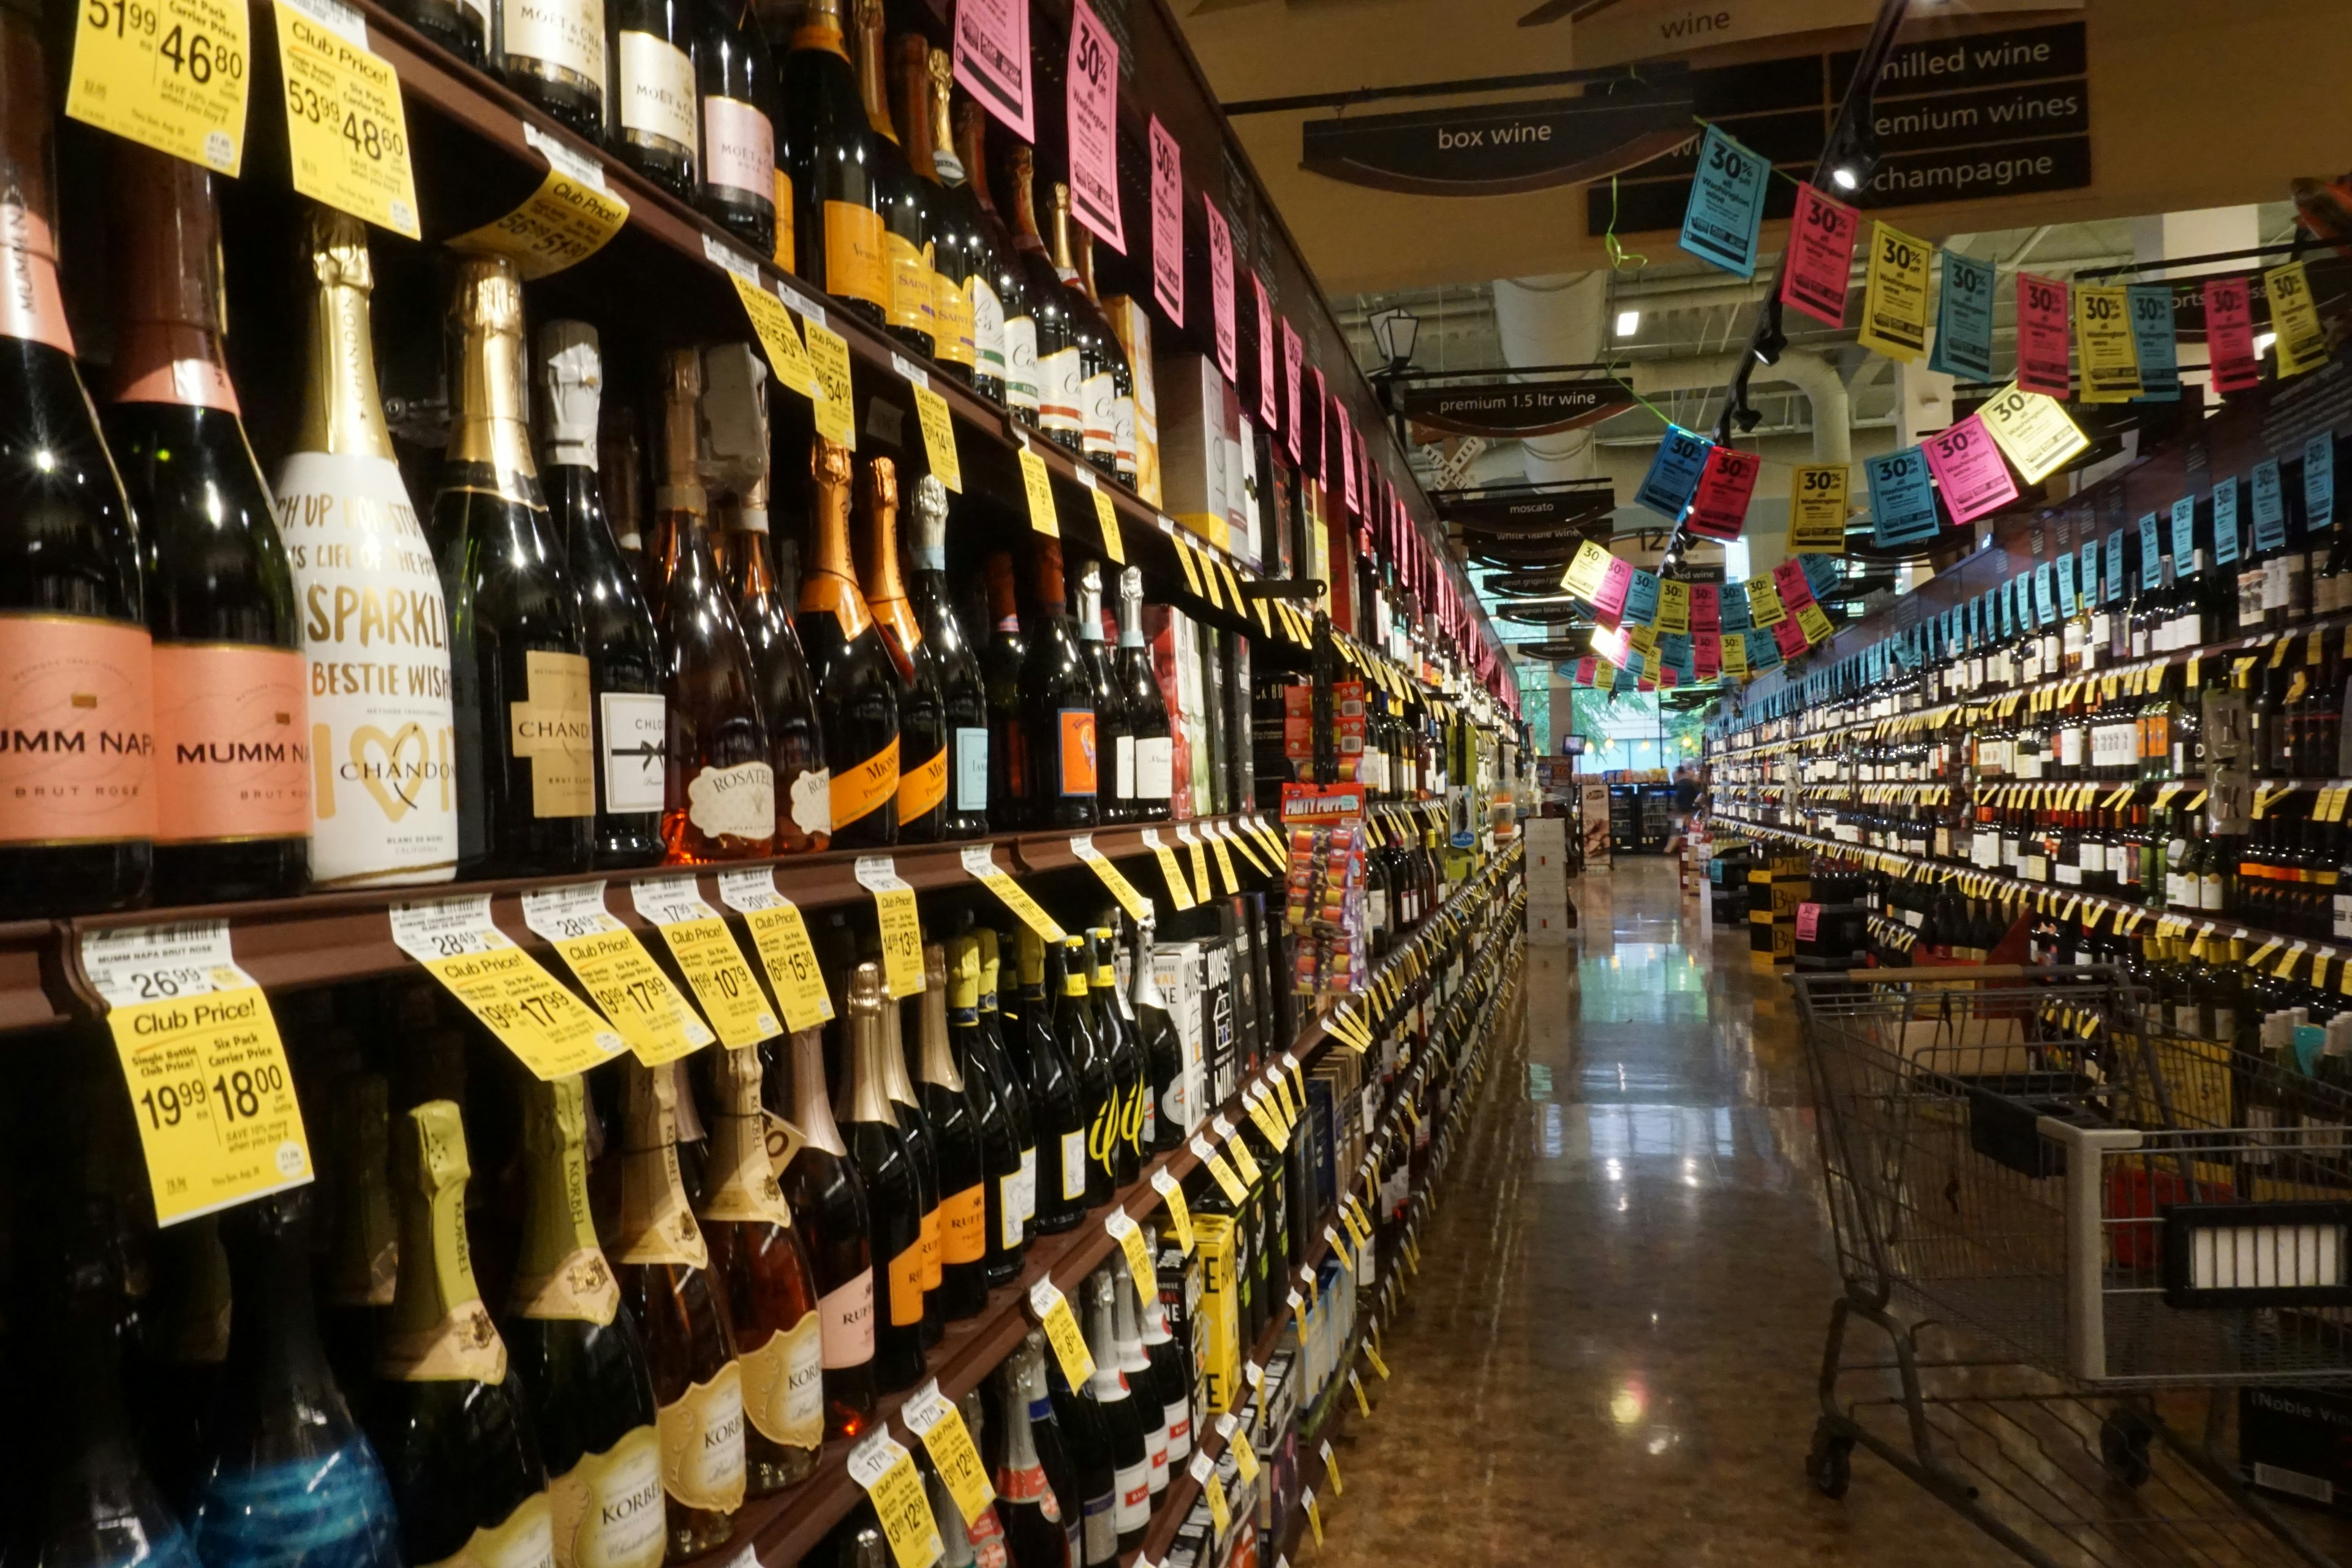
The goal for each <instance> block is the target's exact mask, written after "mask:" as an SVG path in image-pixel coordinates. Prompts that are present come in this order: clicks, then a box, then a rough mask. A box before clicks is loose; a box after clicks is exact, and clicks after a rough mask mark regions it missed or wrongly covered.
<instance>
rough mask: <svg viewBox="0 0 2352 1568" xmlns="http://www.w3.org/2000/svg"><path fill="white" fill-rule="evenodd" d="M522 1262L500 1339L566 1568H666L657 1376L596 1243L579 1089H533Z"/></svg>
mask: <svg viewBox="0 0 2352 1568" xmlns="http://www.w3.org/2000/svg"><path fill="white" fill-rule="evenodd" d="M522 1092H523V1123H522V1141H523V1161H524V1163H523V1216H524V1217H523V1232H522V1251H521V1254H520V1257H519V1258H517V1259H516V1261H515V1278H514V1289H513V1296H512V1299H511V1301H510V1302H509V1306H508V1309H507V1315H506V1319H505V1321H504V1322H502V1323H501V1324H500V1325H499V1327H500V1337H501V1338H503V1339H504V1340H505V1341H506V1343H507V1348H508V1353H509V1354H510V1355H511V1356H512V1357H513V1358H514V1365H515V1372H516V1374H517V1375H518V1376H519V1377H520V1378H521V1380H522V1386H523V1388H524V1391H525V1392H526V1393H527V1394H529V1395H530V1413H531V1417H532V1426H533V1428H534V1429H535V1430H536V1432H537V1433H538V1436H539V1450H540V1454H541V1458H543V1459H544V1460H545V1461H546V1465H547V1473H548V1477H549V1480H548V1502H549V1509H550V1512H551V1516H552V1521H553V1531H554V1540H555V1563H556V1568H659V1564H660V1563H661V1561H662V1556H663V1553H664V1552H666V1551H667V1549H668V1545H669V1539H668V1531H667V1527H666V1521H665V1516H666V1510H665V1508H664V1505H663V1497H662V1475H661V1440H660V1437H659V1435H658V1432H657V1430H656V1426H655V1425H654V1386H653V1374H652V1372H651V1370H650V1369H649V1368H648V1366H647V1364H646V1347H645V1342H644V1340H643V1339H641V1338H640V1337H639V1335H638V1333H637V1324H636V1320H635V1318H633V1317H631V1316H630V1315H629V1312H628V1310H626V1309H625V1308H624V1307H623V1306H622V1305H621V1287H620V1282H619V1280H617V1279H614V1274H613V1269H612V1266H611V1265H610V1264H608V1263H607V1262H606V1261H605V1259H604V1250H603V1249H602V1248H601V1247H599V1246H598V1245H597V1242H596V1222H595V1219H594V1217H593V1215H591V1214H590V1213H589V1203H588V1162H587V1144H588V1118H587V1105H586V1099H587V1097H586V1090H585V1089H584V1088H583V1084H582V1082H581V1080H580V1079H578V1078H577V1077H572V1078H561V1079H554V1080H552V1081H549V1082H540V1081H533V1082H531V1083H530V1084H529V1085H528V1086H526V1087H525V1088H524V1089H523V1091H522Z"/></svg>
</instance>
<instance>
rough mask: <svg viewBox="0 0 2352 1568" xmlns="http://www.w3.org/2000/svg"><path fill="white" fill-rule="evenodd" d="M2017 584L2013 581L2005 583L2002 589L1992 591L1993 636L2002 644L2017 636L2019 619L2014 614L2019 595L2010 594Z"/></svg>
mask: <svg viewBox="0 0 2352 1568" xmlns="http://www.w3.org/2000/svg"><path fill="white" fill-rule="evenodd" d="M2014 585H2015V584H2014V582H2013V581H2012V582H2010V583H2003V584H2001V585H2000V587H1998V588H1995V589H1994V590H1993V591H1992V607H1993V611H1994V616H1993V619H1994V622H1995V625H1994V626H1993V636H1994V637H1998V638H1999V639H2000V641H2002V642H2007V641H2008V640H2009V639H2010V638H2011V637H2015V636H2016V635H2017V617H2016V616H2015V614H2014V609H2015V605H2016V604H2017V595H2014V594H2012V593H2011V592H2010V589H2011V587H2013V586H2014Z"/></svg>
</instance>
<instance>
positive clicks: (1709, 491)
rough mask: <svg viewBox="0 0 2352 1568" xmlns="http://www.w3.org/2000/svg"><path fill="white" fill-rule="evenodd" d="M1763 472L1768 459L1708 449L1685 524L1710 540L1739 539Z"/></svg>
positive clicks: (1725, 449) (1726, 449)
mask: <svg viewBox="0 0 2352 1568" xmlns="http://www.w3.org/2000/svg"><path fill="white" fill-rule="evenodd" d="M1763 468H1764V459H1763V458H1759V457H1758V456H1757V455H1756V454H1755V453H1753V452H1742V451H1740V450H1738V448H1737V447H1726V446H1722V445H1717V446H1715V447H1710V448H1708V450H1707V454H1706V468H1703V469H1701V470H1700V471H1699V476H1698V489H1696V491H1695V492H1693V494H1692V496H1691V505H1690V511H1689V512H1688V513H1687V514H1686V515H1685V517H1684V518H1683V521H1684V522H1685V523H1686V524H1688V525H1689V527H1690V531H1692V532H1693V533H1698V534H1704V535H1706V537H1707V538H1709V539H1737V538H1738V537H1739V531H1740V530H1741V529H1743V528H1745V527H1747V526H1748V498H1749V497H1750V496H1752V495H1754V494H1755V493H1756V476H1757V475H1758V474H1759V473H1760V472H1762V471H1763Z"/></svg>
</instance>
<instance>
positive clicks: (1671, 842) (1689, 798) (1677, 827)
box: [1665, 763, 1703, 855]
mask: <svg viewBox="0 0 2352 1568" xmlns="http://www.w3.org/2000/svg"><path fill="white" fill-rule="evenodd" d="M1702 787H1703V786H1702V785H1701V784H1700V783H1699V776H1698V770H1697V769H1696V768H1694V767H1692V766H1691V765H1690V764H1689V763H1683V764H1682V765H1681V766H1680V767H1678V768H1676V769H1675V813H1674V831H1673V832H1671V833H1669V834H1667V835H1666V850H1665V852H1666V853H1667V854H1669V855H1679V854H1681V853H1682V849H1683V835H1684V834H1685V833H1686V832H1688V831H1689V829H1690V815H1691V808H1692V807H1694V806H1696V805H1697V804H1698V797H1699V793H1700V791H1701V789H1702Z"/></svg>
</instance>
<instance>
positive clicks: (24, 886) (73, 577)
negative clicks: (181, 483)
mask: <svg viewBox="0 0 2352 1568" xmlns="http://www.w3.org/2000/svg"><path fill="white" fill-rule="evenodd" d="M0 78H4V79H5V82H6V84H7V85H6V87H5V94H6V98H5V106H6V110H7V113H6V115H5V124H0V285H5V287H0V298H5V300H7V301H8V303H7V306H6V308H5V310H0V480H5V497H6V499H5V501H0V531H5V545H0V549H5V560H6V561H7V563H8V569H7V571H6V573H5V582H6V586H5V588H4V589H0V687H5V690H6V693H7V695H6V698H5V700H0V739H5V746H0V802H5V803H6V806H5V811H0V917H5V918H18V917H24V918H30V917H33V916H41V917H47V916H51V915H58V914H73V913H79V912H81V911H84V910H108V909H120V908H121V907H123V906H125V905H127V904H131V903H135V902H137V901H138V900H141V899H142V898H143V897H144V896H145V895H146V892H147V887H148V872H149V868H150V865H151V862H152V840H153V838H154V836H155V828H156V822H157V805H156V793H155V785H156V779H155V761H154V728H155V725H154V688H153V683H152V662H153V659H152V638H151V637H150V636H149V634H148V630H147V626H146V619H145V616H144V615H143V614H142V609H143V603H144V601H143V599H142V592H141V578H142V573H141V562H140V549H141V546H140V539H139V530H138V524H137V522H136V521H135V520H134V519H133V517H132V514H131V506H130V503H129V501H128V500H125V499H124V496H123V491H122V481H121V479H120V478H118V477H117V475H116V472H115V468H114V461H113V459H112V458H110V457H109V456H108V454H107V449H106V443H105V441H104V440H103V439H102V438H101V437H100V434H99V427H98V420H97V418H96V416H94V415H93V413H92V412H91V409H90V404H89V394H88V393H87V392H85V391H84V390H83V388H82V384H81V373H80V371H79V369H77V368H76V365H75V363H74V347H73V337H72V334H71V332H70V331H68V327H67V325H66V315H65V305H64V302H63V300H62V299H61V297H60V295H59V294H58V272H57V267H58V263H57V250H56V245H55V241H54V240H53V238H52V234H53V228H52V225H53V222H54V213H53V211H52V203H51V192H50V170H51V168H52V166H53V165H52V159H51V155H50V142H49V138H50V136H51V134H52V131H51V125H52V121H51V114H50V106H49V102H48V86H47V84H48V81H49V76H48V68H47V62H45V61H44V59H43V58H42V48H41V41H40V32H39V21H38V18H37V16H33V15H32V14H29V13H10V14H9V15H7V16H5V17H0Z"/></svg>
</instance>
